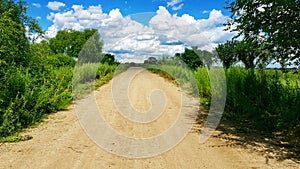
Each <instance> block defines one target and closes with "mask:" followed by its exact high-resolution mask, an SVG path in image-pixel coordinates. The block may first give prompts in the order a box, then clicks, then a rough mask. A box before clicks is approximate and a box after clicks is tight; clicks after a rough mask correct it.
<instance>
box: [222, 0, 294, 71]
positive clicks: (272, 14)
mask: <svg viewBox="0 0 300 169" xmlns="http://www.w3.org/2000/svg"><path fill="white" fill-rule="evenodd" d="M299 3H300V2H299V0H255V1H254V0H228V1H227V7H226V8H227V9H229V10H230V12H231V13H232V15H231V19H232V20H230V21H229V22H228V24H227V25H228V29H231V30H232V31H237V32H238V35H237V37H243V38H244V39H245V40H247V41H258V42H263V43H264V44H263V46H264V50H268V51H270V52H271V53H274V54H273V55H272V57H273V59H274V60H276V61H277V62H281V63H283V62H285V63H287V61H291V62H296V64H298V65H300V56H299V55H300V32H299V31H300V24H299V23H300V4H299Z"/></svg>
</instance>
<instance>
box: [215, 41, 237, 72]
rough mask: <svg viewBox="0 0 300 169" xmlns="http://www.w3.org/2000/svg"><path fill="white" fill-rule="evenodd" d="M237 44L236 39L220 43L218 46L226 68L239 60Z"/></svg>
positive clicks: (220, 57)
mask: <svg viewBox="0 0 300 169" xmlns="http://www.w3.org/2000/svg"><path fill="white" fill-rule="evenodd" d="M235 45H236V42H235V41H227V42H226V43H224V44H219V45H218V47H217V48H216V52H217V55H218V58H219V59H220V60H221V61H222V63H223V66H224V67H225V68H226V69H228V68H229V67H230V66H231V65H233V64H234V63H236V62H237V56H236V54H235V52H234V50H235Z"/></svg>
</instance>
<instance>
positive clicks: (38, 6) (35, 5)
mask: <svg viewBox="0 0 300 169" xmlns="http://www.w3.org/2000/svg"><path fill="white" fill-rule="evenodd" d="M32 6H34V7H36V8H40V7H41V4H39V3H32Z"/></svg>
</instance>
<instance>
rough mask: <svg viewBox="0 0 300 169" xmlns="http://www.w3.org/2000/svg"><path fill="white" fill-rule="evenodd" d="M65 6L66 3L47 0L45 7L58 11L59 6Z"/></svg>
mask: <svg viewBox="0 0 300 169" xmlns="http://www.w3.org/2000/svg"><path fill="white" fill-rule="evenodd" d="M64 6H66V4H64V3H62V2H58V1H53V2H48V5H47V7H48V8H49V9H51V10H53V11H58V10H59V8H61V7H64Z"/></svg>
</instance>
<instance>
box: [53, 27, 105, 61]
mask: <svg viewBox="0 0 300 169" xmlns="http://www.w3.org/2000/svg"><path fill="white" fill-rule="evenodd" d="M87 43H88V44H87ZM49 47H50V49H51V51H52V52H53V53H54V54H67V55H69V56H71V57H73V58H77V57H79V55H80V52H84V53H83V54H81V55H87V54H86V52H87V51H89V53H88V54H89V57H91V56H94V55H95V56H94V57H95V58H98V59H99V58H100V55H101V50H102V42H101V41H100V34H99V33H98V31H97V30H96V29H91V30H90V29H86V30H84V31H83V32H80V31H75V30H61V31H58V32H57V35H56V37H55V38H52V39H50V40H49ZM83 49H85V51H82V50H83ZM95 49H96V51H93V50H95ZM92 51H93V52H96V53H95V54H94V53H90V52H92ZM85 59H91V58H85ZM97 61H99V60H97ZM91 62H96V61H95V60H94V58H93V59H92V60H91Z"/></svg>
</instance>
